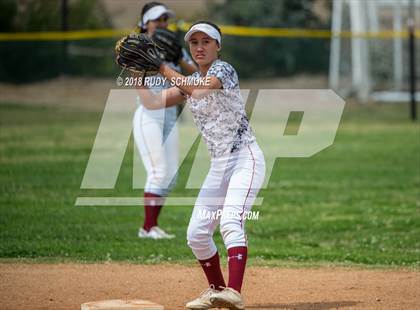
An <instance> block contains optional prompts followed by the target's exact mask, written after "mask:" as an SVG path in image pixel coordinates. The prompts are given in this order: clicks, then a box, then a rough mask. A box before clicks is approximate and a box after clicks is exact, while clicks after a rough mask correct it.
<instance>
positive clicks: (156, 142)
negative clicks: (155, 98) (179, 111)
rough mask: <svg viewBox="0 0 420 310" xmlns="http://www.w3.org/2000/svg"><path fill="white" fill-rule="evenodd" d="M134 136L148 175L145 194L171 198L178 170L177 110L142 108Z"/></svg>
mask: <svg viewBox="0 0 420 310" xmlns="http://www.w3.org/2000/svg"><path fill="white" fill-rule="evenodd" d="M133 134H134V140H135V143H136V146H137V148H138V151H139V153H140V157H141V159H142V161H143V165H144V167H145V169H146V172H147V180H146V184H145V188H144V191H145V192H149V193H153V194H156V195H160V196H163V197H165V196H167V194H168V193H169V191H170V190H171V189H172V187H173V186H174V184H175V182H176V177H177V171H178V157H179V151H178V128H177V125H176V107H173V108H167V109H161V110H148V109H146V108H145V107H144V106H142V105H140V106H139V107H138V108H137V110H136V112H135V114H134V119H133Z"/></svg>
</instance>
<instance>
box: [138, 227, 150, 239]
mask: <svg viewBox="0 0 420 310" xmlns="http://www.w3.org/2000/svg"><path fill="white" fill-rule="evenodd" d="M137 235H138V236H139V238H149V232H148V231H147V230H146V229H144V228H143V227H141V228H140V229H139V232H138V234H137Z"/></svg>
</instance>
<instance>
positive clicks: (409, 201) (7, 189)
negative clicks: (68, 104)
mask: <svg viewBox="0 0 420 310" xmlns="http://www.w3.org/2000/svg"><path fill="white" fill-rule="evenodd" d="M100 119H101V112H86V111H80V110H74V109H70V108H58V107H47V106H33V105H24V104H11V103H2V104H0V122H1V123H0V137H1V148H0V163H1V166H0V171H1V188H0V192H1V196H0V227H1V229H0V258H2V259H3V260H5V259H6V260H9V259H12V260H14V259H35V261H50V260H51V261H62V260H75V261H87V262H90V261H109V260H112V261H130V262H136V263H154V262H168V261H171V262H174V261H176V262H192V261H193V255H192V253H191V251H190V249H189V248H188V246H187V244H186V239H185V235H186V227H187V224H188V220H189V217H190V214H191V210H192V207H191V206H184V207H167V208H166V209H164V210H163V216H162V217H161V220H160V223H161V225H162V226H163V227H165V228H168V230H170V231H171V232H173V233H175V234H176V235H177V236H178V237H177V238H176V239H175V240H172V241H150V240H139V239H138V238H137V236H136V233H137V229H138V226H139V224H140V223H141V222H142V208H141V207H134V206H133V207H75V206H74V203H75V199H76V198H77V197H78V196H83V195H86V194H87V193H90V194H92V193H93V192H92V191H91V192H87V191H83V190H81V189H80V184H81V180H82V177H83V174H84V169H85V167H86V163H87V160H88V158H89V154H90V151H91V148H92V145H93V142H94V139H95V135H96V130H97V128H98V125H99V121H100ZM419 139H420V138H419V126H418V123H417V124H414V123H413V122H410V121H409V120H408V111H407V107H406V105H402V104H401V105H397V104H391V105H369V106H366V107H361V106H357V105H352V106H347V107H346V109H345V113H344V116H343V120H342V123H341V125H340V128H339V131H338V133H337V137H336V140H335V143H334V145H333V146H331V147H329V148H328V149H326V150H324V151H323V152H321V153H319V154H317V155H316V156H313V157H311V158H306V159H302V158H301V159H299V158H290V159H278V160H277V162H276V165H275V168H274V172H273V174H272V175H271V178H270V183H269V187H268V188H267V189H265V190H263V191H261V194H260V196H261V197H264V203H263V205H262V206H260V207H256V208H255V210H260V220H259V221H252V222H249V223H248V224H247V225H248V226H247V230H248V237H249V245H250V256H251V257H252V259H251V263H259V264H275V263H279V264H289V263H290V264H294V263H296V262H299V263H301V264H314V265H316V264H323V263H332V264H340V265H341V264H345V265H346V264H349V265H351V264H363V265H371V266H372V265H380V266H383V265H385V266H391V265H395V266H403V265H404V266H412V267H415V266H419V262H420V238H419V236H420V213H419V188H420V180H419V179H420V172H419V169H420V168H419V167H420V162H419V155H420V140H419ZM132 147H133V146H132V143H131V144H130V149H131V148H132ZM130 154H132V152H131V151H130V150H128V151H127V155H126V158H125V159H124V165H123V169H122V171H121V174H120V177H119V180H118V184H117V188H116V190H115V191H102V192H100V194H101V195H102V196H103V195H122V196H141V195H142V191H141V190H133V189H132V188H131V187H132V185H131V169H132V168H131V159H132V158H131V157H132V156H130ZM187 166H188V162H187V163H186V165H185V166H184V168H185V167H187ZM186 170H187V169H184V170H183V171H186ZM183 178H184V179H185V176H183ZM183 178H182V177H181V181H180V182H179V184H178V185H177V188H176V190H175V192H174V193H173V195H176V196H181V195H183V194H186V193H187V194H188V196H191V195H194V194H195V193H196V191H193V190H188V191H187V190H184V189H183V186H182V185H183V184H182V183H183V182H182V180H183ZM216 239H217V244H218V245H219V249H221V254H222V256H225V252H224V251H223V250H222V242H221V238H220V235H219V234H217V236H216Z"/></svg>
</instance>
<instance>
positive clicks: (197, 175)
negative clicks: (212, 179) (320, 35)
mask: <svg viewBox="0 0 420 310" xmlns="http://www.w3.org/2000/svg"><path fill="white" fill-rule="evenodd" d="M141 91H143V90H142V89H112V90H111V91H110V93H109V96H108V99H107V102H106V105H105V110H104V113H103V115H102V120H101V122H100V124H99V128H98V131H97V135H96V138H95V142H94V145H93V147H92V151H91V154H90V157H89V160H88V162H87V165H86V169H85V173H84V176H83V180H82V182H81V186H80V188H81V190H82V191H85V192H84V193H82V194H81V195H80V196H79V197H77V199H76V202H75V205H77V206H125V205H130V206H132V205H142V204H144V199H143V197H138V194H135V193H134V191H133V195H131V196H130V195H129V196H128V197H121V196H118V195H115V196H112V195H111V196H110V195H109V190H112V189H115V187H116V184H117V181H118V176H119V174H120V170H121V168H122V164H123V159H124V157H125V155H126V151H127V149H128V146H129V141H130V139H132V138H133V116H134V115H135V112H136V111H137V109H139V104H138V103H139V102H138V101H139V98H140V99H141V96H139V92H141ZM220 91H224V93H223V95H224V97H227V96H228V95H229V93H227V94H226V92H229V90H220ZM250 92H251V90H249V89H241V90H240V94H239V95H240V96H241V97H242V98H243V101H244V102H247V101H248V98H249V97H250V96H249V95H250ZM253 92H255V94H254V97H255V101H253V102H249V104H252V114H251V117H250V118H249V122H250V125H251V127H252V128H253V130H254V132H255V135H256V139H257V141H258V144H259V146H260V148H261V149H262V151H263V153H264V157H265V163H266V165H265V166H266V171H265V175H266V178H265V181H264V184H263V186H262V188H266V187H267V184H268V180H269V179H270V175H271V173H272V171H273V168H274V164H275V161H276V159H277V158H292V157H294V158H296V157H298V158H299V157H300V158H302V157H311V156H313V155H315V154H317V153H319V152H321V151H322V150H325V149H326V148H328V147H330V146H331V145H333V143H334V139H335V136H336V133H337V130H338V127H339V124H340V120H341V115H342V113H343V110H344V106H345V102H344V100H342V99H341V98H340V97H339V96H338V95H337V94H335V93H334V92H333V91H332V90H329V89H310V90H309V89H308V90H305V89H291V90H287V89H260V90H253ZM140 95H141V94H140ZM237 95H238V94H237V91H234V93H232V96H237ZM227 98H228V97H227ZM167 110H168V109H158V110H153V113H154V115H155V116H156V117H159V118H161V119H165V113H168V111H167ZM293 113H298V114H299V115H301V117H300V119H299V120H294V121H290V119H293V118H292V117H291V115H292V114H293ZM220 117H221V118H223V117H224V115H223V114H221V115H220ZM226 121H229V120H226ZM178 133H179V136H180V137H181V138H180V139H179V141H178V152H177V154H176V158H177V160H176V165H177V167H178V169H179V168H180V167H181V164H182V163H184V162H185V159H187V158H188V156H189V154H190V151H193V152H194V156H193V160H192V162H189V163H190V164H191V165H190V167H188V168H189V170H188V175H187V176H186V183H185V189H201V187H202V184H203V182H204V180H205V178H206V176H207V172H208V171H209V168H210V158H209V153H208V150H207V147H206V145H205V143H204V141H203V139H202V137H201V138H200V133H199V131H198V130H197V128H196V126H195V124H194V120H193V117H192V114H191V112H190V109H189V108H188V107H185V108H184V109H183V110H182V111H181V113H180V116H179V117H178V118H177V121H176V126H172V129H171V131H170V132H169V133H167V134H168V137H169V136H172V135H178ZM156 134H159V135H162V137H160V136H159V139H158V140H159V141H161V142H159V143H160V144H161V147H162V148H165V147H166V144H167V143H169V142H168V141H170V139H164V138H163V132H161V131H159V132H156ZM197 140H198V142H199V143H198V145H197V143H196V142H197ZM132 151H133V156H132V158H133V160H132V188H133V190H135V189H143V188H144V185H145V183H146V180H147V173H146V171H145V169H144V166H143V163H142V161H141V158H140V154H139V151H138V150H137V148H133V150H132ZM171 156H172V155H171ZM178 169H174V171H173V175H168V178H167V183H168V185H169V183H170V182H171V180H172V179H173V178H174V177H175V175H176V173H177V170H178ZM218 185H219V184H215V187H217V186H218ZM90 190H94V192H90ZM101 190H104V191H103V193H104V194H103V195H102V194H101ZM239 190H241V189H239ZM92 193H93V195H92ZM223 198H224V197H213V198H212V199H214V201H207V202H206V205H215V206H217V205H221V203H220V202H221V201H223ZM196 200H197V197H196V196H195V195H193V196H188V197H186V196H184V197H167V198H166V199H165V204H166V205H178V206H185V205H194V204H195V203H196ZM262 201H263V197H257V199H256V200H255V201H254V202H253V203H252V205H254V206H256V205H261V204H262ZM223 204H224V205H225V204H226V202H223ZM239 204H240V205H241V204H242V203H239Z"/></svg>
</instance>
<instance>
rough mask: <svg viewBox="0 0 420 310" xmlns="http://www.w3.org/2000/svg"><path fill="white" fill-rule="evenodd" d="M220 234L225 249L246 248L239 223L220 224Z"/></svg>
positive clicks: (242, 230) (244, 237) (243, 232)
mask: <svg viewBox="0 0 420 310" xmlns="http://www.w3.org/2000/svg"><path fill="white" fill-rule="evenodd" d="M220 233H221V235H222V238H223V242H224V243H225V246H226V247H227V248H230V247H232V246H246V243H247V242H246V236H245V231H244V229H243V226H242V225H241V222H239V221H238V222H223V223H220Z"/></svg>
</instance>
